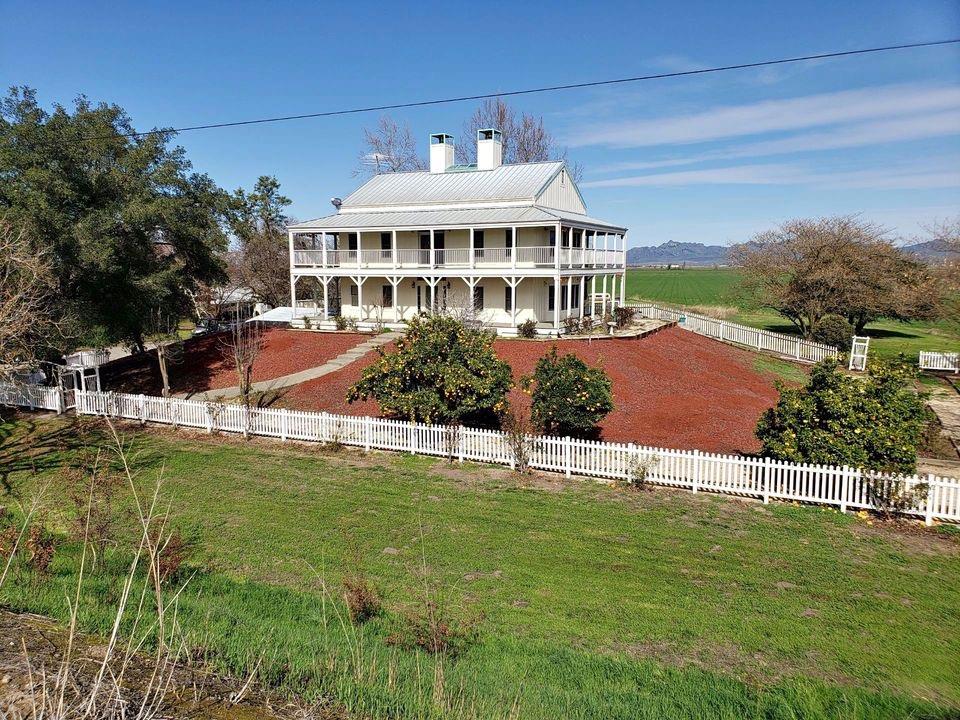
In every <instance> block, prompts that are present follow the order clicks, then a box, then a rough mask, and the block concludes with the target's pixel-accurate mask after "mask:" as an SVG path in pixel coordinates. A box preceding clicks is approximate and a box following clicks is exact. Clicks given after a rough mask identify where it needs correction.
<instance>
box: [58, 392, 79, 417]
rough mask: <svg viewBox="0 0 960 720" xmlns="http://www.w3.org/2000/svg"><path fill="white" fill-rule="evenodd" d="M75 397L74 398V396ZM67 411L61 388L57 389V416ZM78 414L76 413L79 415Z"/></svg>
mask: <svg viewBox="0 0 960 720" xmlns="http://www.w3.org/2000/svg"><path fill="white" fill-rule="evenodd" d="M74 397H76V396H74ZM66 409H67V403H66V401H65V400H64V399H63V388H62V387H61V388H57V415H63V413H64V411H66ZM79 414H80V413H77V415H79Z"/></svg>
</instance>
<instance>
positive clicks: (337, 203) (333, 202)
mask: <svg viewBox="0 0 960 720" xmlns="http://www.w3.org/2000/svg"><path fill="white" fill-rule="evenodd" d="M330 204H331V205H333V206H334V207H335V208H336V209H337V210H339V209H340V206H341V205H343V200H341V199H340V198H338V197H335V198H330Z"/></svg>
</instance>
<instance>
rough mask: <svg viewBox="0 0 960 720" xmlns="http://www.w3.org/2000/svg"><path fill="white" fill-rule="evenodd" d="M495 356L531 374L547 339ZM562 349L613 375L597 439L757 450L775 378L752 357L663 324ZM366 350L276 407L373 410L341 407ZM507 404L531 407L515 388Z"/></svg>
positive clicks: (503, 345) (505, 345) (371, 407)
mask: <svg viewBox="0 0 960 720" xmlns="http://www.w3.org/2000/svg"><path fill="white" fill-rule="evenodd" d="M495 347H496V350H497V354H499V355H500V357H502V358H503V359H505V360H506V361H507V362H509V363H510V365H511V366H512V368H513V371H514V377H515V378H518V377H519V376H520V375H521V374H524V373H531V372H532V371H533V368H534V365H536V362H537V360H538V359H539V358H540V357H541V356H542V355H544V354H545V353H546V352H548V351H549V350H550V344H549V343H544V342H536V341H520V340H498V341H497V342H496V345H495ZM558 347H559V349H560V352H561V353H569V352H574V353H576V354H577V355H579V356H580V357H581V358H583V360H584V361H585V362H587V363H588V364H590V365H602V367H603V368H604V369H605V370H606V371H607V373H608V374H609V375H610V377H611V379H612V380H613V395H614V406H615V409H614V411H613V412H612V413H610V415H609V416H608V417H607V418H606V420H605V421H604V422H603V424H602V426H601V428H602V431H603V434H602V439H604V440H611V441H620V442H635V443H637V444H642V445H655V446H660V447H668V448H677V449H694V448H696V449H700V450H707V451H711V452H722V453H735V452H755V451H757V450H758V449H759V444H758V443H757V441H756V438H755V437H754V435H753V430H754V427H755V426H756V422H757V418H758V417H759V416H760V413H761V412H763V410H765V409H766V408H768V407H770V406H772V405H773V404H774V403H775V402H776V400H777V391H776V389H775V388H774V386H773V380H772V379H771V378H770V377H769V376H767V375H765V374H762V373H759V372H757V371H756V370H754V369H753V364H754V361H755V359H756V354H755V353H752V352H749V351H746V350H740V349H738V348H734V347H731V346H729V345H724V344H723V343H720V342H717V341H714V340H710V339H708V338H704V337H701V336H699V335H695V334H694V333H691V332H687V331H685V330H680V329H679V328H666V329H664V330H661V331H659V332H656V333H654V334H652V335H648V336H647V337H644V338H640V339H626V340H609V339H607V340H594V341H593V342H592V343H590V342H587V341H586V340H564V341H562V342H559V343H558ZM375 357H376V355H375V354H374V353H371V354H370V355H368V356H367V357H365V358H363V359H362V360H360V361H358V362H356V363H353V364H352V365H348V366H347V367H345V368H344V369H342V370H338V371H337V372H335V373H331V374H330V375H325V376H323V377H322V378H318V379H316V380H311V381H309V382H306V383H302V384H301V385H298V386H296V387H293V388H290V389H289V390H287V391H286V392H285V393H284V395H283V397H282V398H281V399H280V401H279V404H281V405H283V406H285V407H290V408H299V409H302V410H326V411H328V412H334V413H346V414H351V415H370V414H373V415H376V414H378V408H377V405H376V403H374V402H372V401H371V402H363V403H354V404H353V405H349V404H347V402H346V400H344V396H345V395H346V392H347V389H348V388H349V387H350V386H351V385H352V384H353V383H354V382H356V381H357V379H359V377H360V373H361V372H362V370H363V367H365V366H366V365H367V364H369V363H370V362H372V361H373V359H374V358H375ZM511 399H512V401H513V402H515V403H518V404H521V405H522V406H526V407H528V406H529V403H530V398H529V396H527V395H524V394H523V393H521V392H519V391H517V390H514V391H513V393H512V398H511Z"/></svg>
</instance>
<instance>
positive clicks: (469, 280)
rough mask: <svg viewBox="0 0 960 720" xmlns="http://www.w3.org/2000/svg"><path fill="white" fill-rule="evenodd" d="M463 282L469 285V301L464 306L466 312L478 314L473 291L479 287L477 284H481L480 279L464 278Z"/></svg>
mask: <svg viewBox="0 0 960 720" xmlns="http://www.w3.org/2000/svg"><path fill="white" fill-rule="evenodd" d="M462 280H463V281H464V282H465V283H466V284H467V301H466V303H465V304H464V307H463V310H464V312H468V313H474V312H476V309H477V308H476V306H475V305H474V302H473V289H474V288H475V287H476V286H477V283H478V282H480V278H478V277H473V276H467V277H464V278H462Z"/></svg>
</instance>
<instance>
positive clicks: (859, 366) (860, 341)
mask: <svg viewBox="0 0 960 720" xmlns="http://www.w3.org/2000/svg"><path fill="white" fill-rule="evenodd" d="M869 349H870V338H868V337H859V336H857V335H854V337H853V345H851V347H850V365H849V369H850V370H856V371H857V372H864V371H865V370H866V369H867V351H868V350H869Z"/></svg>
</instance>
